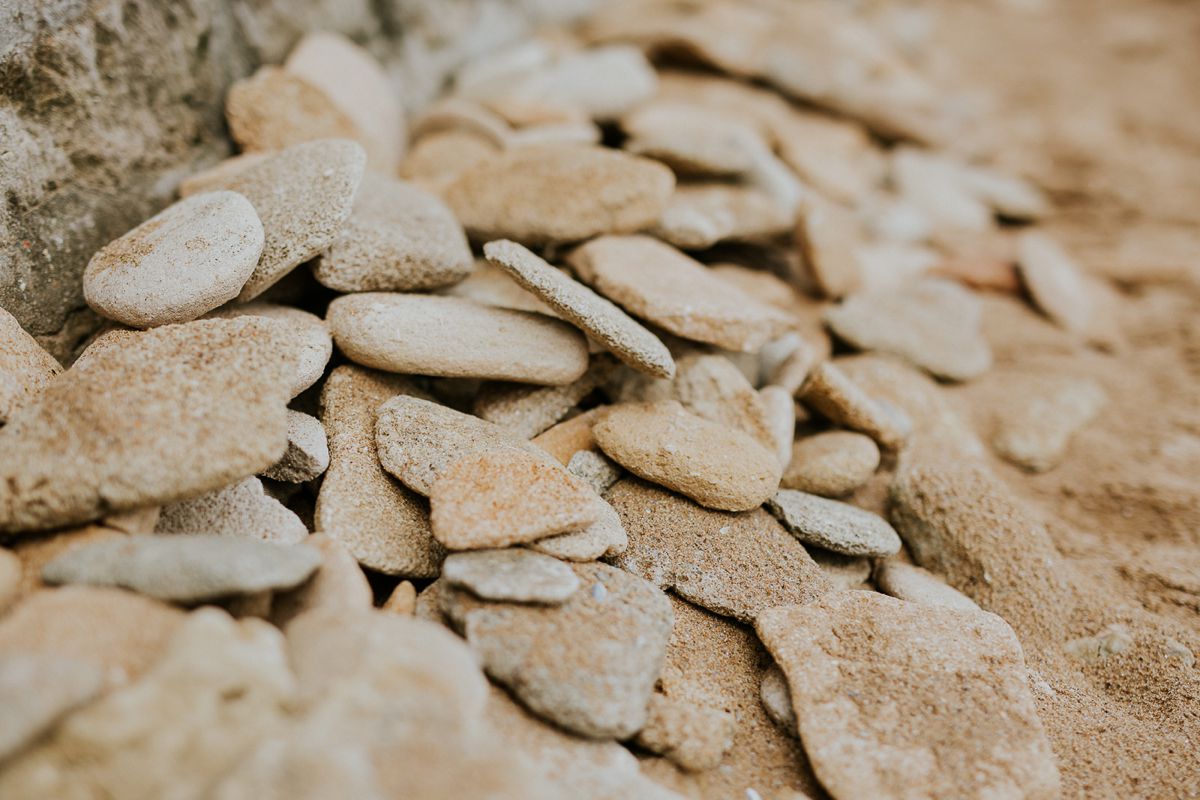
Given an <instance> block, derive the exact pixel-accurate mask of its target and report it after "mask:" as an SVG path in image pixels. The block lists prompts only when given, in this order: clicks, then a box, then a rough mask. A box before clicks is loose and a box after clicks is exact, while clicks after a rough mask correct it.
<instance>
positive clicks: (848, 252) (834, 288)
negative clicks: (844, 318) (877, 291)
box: [796, 198, 863, 298]
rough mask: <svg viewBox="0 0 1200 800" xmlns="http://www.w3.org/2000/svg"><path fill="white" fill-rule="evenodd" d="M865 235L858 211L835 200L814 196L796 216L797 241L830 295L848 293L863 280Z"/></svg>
mask: <svg viewBox="0 0 1200 800" xmlns="http://www.w3.org/2000/svg"><path fill="white" fill-rule="evenodd" d="M861 238H862V233H861V231H860V230H859V225H858V222H857V220H856V219H855V218H854V215H853V214H851V213H850V212H849V211H846V210H845V209H843V208H841V207H840V206H838V205H836V204H834V203H830V202H827V201H822V200H820V199H819V198H813V199H810V200H808V201H806V202H805V203H804V204H803V206H802V207H801V210H800V213H799V214H798V215H797V216H796V244H797V246H798V247H799V248H800V252H801V254H802V255H803V256H804V262H805V263H806V264H807V265H808V268H809V270H811V271H812V276H813V278H814V279H815V280H816V283H817V286H818V287H819V288H820V290H821V292H822V293H824V295H825V296H826V297H833V298H837V297H844V296H846V295H848V294H850V293H851V292H853V291H855V290H856V289H858V288H859V286H860V285H861V284H862V280H863V277H862V266H861V265H860V264H859V260H858V253H857V246H858V244H859V241H860V240H861Z"/></svg>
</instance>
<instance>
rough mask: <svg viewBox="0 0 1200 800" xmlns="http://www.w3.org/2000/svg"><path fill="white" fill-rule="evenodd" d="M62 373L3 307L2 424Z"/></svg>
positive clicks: (0, 325) (0, 334)
mask: <svg viewBox="0 0 1200 800" xmlns="http://www.w3.org/2000/svg"><path fill="white" fill-rule="evenodd" d="M61 371H62V366H61V365H60V364H59V363H58V362H57V361H55V360H54V357H53V356H51V355H50V354H49V353H47V352H46V351H45V350H43V349H42V346H41V345H39V344H38V343H37V342H36V341H35V340H34V338H33V337H32V336H30V335H29V334H28V333H26V332H25V329H24V328H22V327H21V324H20V323H19V322H17V320H16V318H15V317H13V315H12V314H9V313H8V312H7V311H5V310H4V309H3V308H0V422H7V421H8V419H9V417H11V416H12V415H13V412H14V411H16V410H17V409H18V408H20V407H21V406H23V405H25V404H26V403H28V402H29V401H30V400H32V399H33V398H34V397H36V396H37V395H38V393H39V392H41V391H42V389H44V388H46V386H47V385H49V383H50V381H51V380H52V379H53V378H54V376H55V375H57V374H58V373H59V372H61Z"/></svg>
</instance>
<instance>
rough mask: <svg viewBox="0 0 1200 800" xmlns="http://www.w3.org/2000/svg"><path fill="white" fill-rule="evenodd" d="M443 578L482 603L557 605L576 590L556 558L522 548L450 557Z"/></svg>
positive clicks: (569, 573)
mask: <svg viewBox="0 0 1200 800" xmlns="http://www.w3.org/2000/svg"><path fill="white" fill-rule="evenodd" d="M442 578H443V579H444V580H445V581H446V582H447V583H448V584H450V585H452V586H461V587H463V588H466V589H470V590H471V593H472V594H474V595H475V596H476V597H479V598H482V599H484V600H501V601H508V602H512V603H546V604H549V605H557V604H559V603H562V602H563V601H564V600H566V599H567V598H569V597H570V596H571V595H573V594H574V593H575V590H576V589H578V588H579V578H578V577H577V576H576V575H575V573H574V572H572V571H571V568H570V567H569V566H567V565H566V564H564V563H563V562H561V561H559V560H558V559H556V558H551V557H550V556H545V555H542V554H540V553H534V552H531V551H529V550H524V549H521V548H513V549H509V550H477V551H475V552H470V553H451V554H450V555H449V556H447V557H446V561H445V563H444V564H443V565H442Z"/></svg>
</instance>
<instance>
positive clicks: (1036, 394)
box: [991, 371, 1108, 472]
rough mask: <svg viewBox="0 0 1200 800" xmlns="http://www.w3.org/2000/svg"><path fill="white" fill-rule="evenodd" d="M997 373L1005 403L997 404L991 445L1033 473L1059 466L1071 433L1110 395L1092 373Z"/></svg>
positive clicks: (1089, 418) (1091, 418) (1106, 400)
mask: <svg viewBox="0 0 1200 800" xmlns="http://www.w3.org/2000/svg"><path fill="white" fill-rule="evenodd" d="M998 377H1000V379H1001V380H1002V381H1003V383H1002V384H1001V385H1003V386H1004V387H1005V388H1004V397H1005V402H1004V403H1003V405H1000V404H992V405H993V406H994V408H993V409H992V413H991V416H992V431H991V442H992V447H994V448H995V450H996V452H997V453H998V454H999V455H1000V456H1002V457H1003V458H1005V459H1007V460H1009V461H1011V462H1013V463H1014V464H1017V465H1018V466H1021V467H1024V468H1025V469H1027V470H1030V471H1033V472H1044V471H1046V470H1048V469H1053V468H1054V467H1055V466H1057V465H1058V464H1059V463H1060V462H1061V461H1062V460H1063V458H1065V457H1066V454H1067V449H1068V446H1069V445H1070V442H1071V438H1072V437H1073V436H1074V435H1075V434H1076V433H1078V432H1079V431H1080V430H1082V429H1083V428H1084V427H1086V426H1087V425H1088V424H1089V423H1090V422H1092V420H1093V419H1095V418H1096V416H1097V415H1098V414H1100V412H1101V411H1102V410H1103V409H1104V407H1105V406H1106V405H1107V404H1108V394H1107V393H1106V392H1105V391H1104V389H1103V388H1102V387H1101V386H1100V384H1098V383H1096V382H1095V381H1094V380H1091V379H1089V378H1073V377H1071V376H1068V375H1055V374H1037V373H1026V374H1020V373H1014V372H1013V371H1006V372H1004V373H1002V374H1001V376H998Z"/></svg>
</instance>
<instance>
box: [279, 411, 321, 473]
mask: <svg viewBox="0 0 1200 800" xmlns="http://www.w3.org/2000/svg"><path fill="white" fill-rule="evenodd" d="M287 441H288V443H287V450H285V451H284V453H283V458H281V459H279V461H277V462H276V463H275V464H274V465H273V466H272V467H271V468H270V469H268V470H266V471H265V472H263V477H264V478H270V479H271V480H274V481H283V482H284V483H305V482H307V481H311V480H313V479H315V478H318V477H320V476H321V475H322V474H323V473H324V472H325V470H326V469H328V468H329V440H328V438H327V437H326V436H325V427H324V426H323V425H321V420H319V419H317V418H316V417H313V416H310V415H308V414H304V413H302V412H300V411H292V410H291V409H288V413H287Z"/></svg>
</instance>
